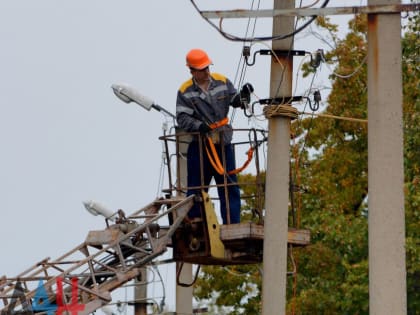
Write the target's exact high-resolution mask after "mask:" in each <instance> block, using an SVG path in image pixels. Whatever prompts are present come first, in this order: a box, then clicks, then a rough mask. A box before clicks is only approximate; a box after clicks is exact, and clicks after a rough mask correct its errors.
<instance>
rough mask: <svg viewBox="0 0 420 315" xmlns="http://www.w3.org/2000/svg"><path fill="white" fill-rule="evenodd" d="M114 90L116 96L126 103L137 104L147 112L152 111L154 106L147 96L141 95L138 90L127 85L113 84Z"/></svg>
mask: <svg viewBox="0 0 420 315" xmlns="http://www.w3.org/2000/svg"><path fill="white" fill-rule="evenodd" d="M112 90H113V91H114V93H115V95H116V96H117V97H118V98H119V99H120V100H122V101H123V102H125V103H130V102H135V103H136V104H138V105H140V106H141V107H143V108H144V109H146V110H150V109H151V108H152V107H153V105H155V104H154V101H152V100H151V99H150V98H148V97H147V96H144V95H143V94H141V93H139V92H138V91H137V90H135V89H134V88H132V87H131V86H128V85H126V84H113V85H112Z"/></svg>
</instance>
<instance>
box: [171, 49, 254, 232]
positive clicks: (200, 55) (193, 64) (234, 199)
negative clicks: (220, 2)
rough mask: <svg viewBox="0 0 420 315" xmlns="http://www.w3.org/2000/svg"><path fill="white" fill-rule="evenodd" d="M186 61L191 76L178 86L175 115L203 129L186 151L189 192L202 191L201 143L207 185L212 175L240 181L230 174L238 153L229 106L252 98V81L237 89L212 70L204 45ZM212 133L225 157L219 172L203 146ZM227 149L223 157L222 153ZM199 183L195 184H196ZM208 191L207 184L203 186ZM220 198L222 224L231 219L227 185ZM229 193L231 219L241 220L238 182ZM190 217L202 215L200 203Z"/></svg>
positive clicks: (187, 126) (186, 126) (183, 124)
mask: <svg viewBox="0 0 420 315" xmlns="http://www.w3.org/2000/svg"><path fill="white" fill-rule="evenodd" d="M186 63H187V67H188V68H189V71H190V73H191V75H192V77H191V78H190V79H189V80H188V81H186V82H184V83H183V84H182V85H181V87H180V88H179V90H178V94H177V101H176V118H177V123H178V126H179V127H180V128H181V129H183V130H184V131H187V132H197V133H198V132H200V136H197V135H196V136H194V137H193V138H192V140H191V142H190V143H189V146H188V153H187V172H188V174H187V182H188V187H191V188H188V190H187V196H190V195H192V194H196V195H200V189H197V187H198V186H201V185H202V183H201V171H200V169H201V167H200V164H201V162H200V144H199V141H202V146H201V148H203V150H202V152H201V156H202V159H203V178H204V183H203V184H204V185H205V186H207V187H208V185H209V184H210V181H211V179H212V178H214V179H215V181H216V184H218V185H223V184H224V176H226V178H227V183H228V184H232V183H233V184H235V183H237V177H236V174H228V172H229V171H231V170H234V169H235V156H234V149H233V145H232V144H231V141H232V133H233V130H232V126H231V125H230V124H229V123H228V119H227V115H228V112H229V106H233V107H242V108H243V107H244V106H245V105H246V103H249V101H250V95H251V93H252V92H253V87H252V85H251V84H249V83H247V84H245V85H244V86H243V87H242V89H241V91H240V92H238V91H237V90H236V89H235V87H234V86H233V84H232V82H231V81H230V80H229V79H228V78H226V77H225V76H223V75H221V74H218V73H211V72H210V69H209V66H210V65H212V64H213V63H212V61H211V59H210V58H209V56H208V55H207V53H206V52H205V51H203V50H202V49H192V50H190V51H189V52H188V53H187V55H186ZM207 137H209V138H210V139H211V141H212V142H213V143H214V147H215V149H216V152H217V156H218V158H219V159H220V161H223V160H224V161H225V165H224V166H225V170H224V171H225V172H224V173H223V174H220V172H217V171H216V169H215V167H214V166H213V165H212V164H211V162H210V160H209V157H208V153H207V151H206V150H205V149H204V148H205V146H206V145H208V143H207V142H206V141H208V139H206V138H207ZM223 152H224V159H223V157H222V153H223ZM193 187H196V188H193ZM204 190H205V191H208V188H205V189H204ZM217 191H218V195H219V199H220V212H221V216H222V220H223V224H226V223H228V222H229V221H228V220H227V210H226V208H227V206H226V198H225V187H223V186H218V187H217ZM227 195H228V202H229V213H230V223H231V224H233V223H239V222H240V208H241V201H240V191H239V186H238V185H228V186H227ZM188 216H189V218H195V217H200V216H201V212H200V207H199V206H198V205H197V204H195V205H194V206H193V208H192V209H191V210H190V212H189V214H188Z"/></svg>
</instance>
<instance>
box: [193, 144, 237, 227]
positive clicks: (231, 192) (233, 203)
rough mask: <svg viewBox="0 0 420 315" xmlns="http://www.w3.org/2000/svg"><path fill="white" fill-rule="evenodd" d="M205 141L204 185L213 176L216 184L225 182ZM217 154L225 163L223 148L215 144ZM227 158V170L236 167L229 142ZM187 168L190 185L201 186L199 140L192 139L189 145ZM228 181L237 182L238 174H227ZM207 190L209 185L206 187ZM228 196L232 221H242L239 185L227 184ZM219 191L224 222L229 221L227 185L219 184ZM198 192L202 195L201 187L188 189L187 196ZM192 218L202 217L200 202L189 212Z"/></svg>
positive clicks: (226, 152)
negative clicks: (208, 151) (211, 158)
mask: <svg viewBox="0 0 420 315" xmlns="http://www.w3.org/2000/svg"><path fill="white" fill-rule="evenodd" d="M204 145H205V144H204V143H203V154H202V157H203V178H204V183H203V186H208V185H209V184H210V181H211V179H212V177H214V179H215V181H216V184H218V185H219V184H220V185H222V184H224V175H220V174H219V173H217V171H216V170H215V169H214V167H213V166H212V165H211V164H210V161H209V158H208V156H207V153H206V150H205V148H204ZM215 147H216V151H217V154H218V156H219V159H220V161H221V163H223V158H222V150H221V146H220V145H217V144H216V145H215ZM224 152H225V159H226V161H225V162H226V170H227V172H229V171H230V170H233V169H235V154H234V151H233V146H232V145H231V144H227V145H225V146H224ZM187 168H188V187H195V186H201V185H202V183H201V172H200V148H199V143H198V141H192V142H191V143H190V145H189V147H188V155H187ZM226 176H227V183H237V177H236V175H226ZM204 190H205V191H206V192H207V191H208V187H206V188H204ZM227 191H228V197H229V199H228V200H229V211H230V223H231V224H233V223H239V222H240V209H241V196H240V191H239V186H238V185H232V186H227ZM217 192H218V194H219V199H220V212H221V215H222V220H223V224H226V223H227V215H226V213H227V211H226V198H225V187H223V186H218V187H217ZM192 194H196V195H198V196H200V189H188V191H187V196H190V195H192ZM188 216H189V217H190V218H196V217H200V216H201V213H200V207H199V205H198V204H195V205H194V206H193V208H192V209H191V210H190V212H189V213H188Z"/></svg>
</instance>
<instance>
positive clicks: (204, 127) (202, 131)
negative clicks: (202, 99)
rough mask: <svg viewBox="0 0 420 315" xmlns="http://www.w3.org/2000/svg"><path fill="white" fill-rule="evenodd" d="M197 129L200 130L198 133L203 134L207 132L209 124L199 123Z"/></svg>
mask: <svg viewBox="0 0 420 315" xmlns="http://www.w3.org/2000/svg"><path fill="white" fill-rule="evenodd" d="M198 130H199V131H200V133H201V134H202V135H203V134H206V133H208V132H209V131H210V130H211V128H210V126H209V125H207V124H206V123H202V124H201V125H200V127H198Z"/></svg>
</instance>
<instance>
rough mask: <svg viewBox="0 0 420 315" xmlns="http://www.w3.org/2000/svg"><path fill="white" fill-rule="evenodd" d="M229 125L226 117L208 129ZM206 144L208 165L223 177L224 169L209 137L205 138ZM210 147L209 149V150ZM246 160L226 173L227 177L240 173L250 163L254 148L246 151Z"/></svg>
mask: <svg viewBox="0 0 420 315" xmlns="http://www.w3.org/2000/svg"><path fill="white" fill-rule="evenodd" d="M228 123H229V119H228V118H227V117H225V118H223V119H222V120H219V121H217V122H215V123H212V124H210V125H209V126H210V128H211V129H212V130H214V129H216V128H219V127H222V126H224V125H227V124H228ZM206 140H207V141H206V143H208V146H207V145H205V148H206V152H207V156H208V158H209V161H210V164H211V165H212V166H213V168H214V169H215V170H216V172H217V173H218V174H219V175H223V174H224V173H225V169H224V168H223V165H222V163H221V162H220V158H219V155H218V154H217V151H216V147H215V146H214V143H213V140H212V139H211V137H206ZM209 147H210V148H209ZM246 154H247V156H248V157H247V160H246V161H245V162H244V164H243V165H242V166H241V167H238V168H236V169H234V170H231V171H229V172H227V174H228V175H234V174H238V173H240V172H242V171H243V170H244V169H245V168H246V167H247V166H248V165H249V163H250V162H251V160H252V156H253V155H254V148H253V147H252V146H251V147H250V148H249V150H248V151H247V153H246Z"/></svg>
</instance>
